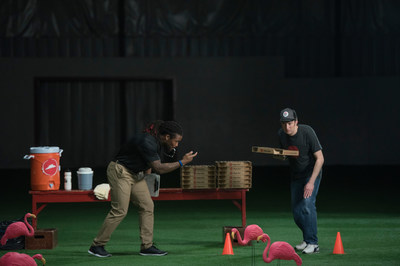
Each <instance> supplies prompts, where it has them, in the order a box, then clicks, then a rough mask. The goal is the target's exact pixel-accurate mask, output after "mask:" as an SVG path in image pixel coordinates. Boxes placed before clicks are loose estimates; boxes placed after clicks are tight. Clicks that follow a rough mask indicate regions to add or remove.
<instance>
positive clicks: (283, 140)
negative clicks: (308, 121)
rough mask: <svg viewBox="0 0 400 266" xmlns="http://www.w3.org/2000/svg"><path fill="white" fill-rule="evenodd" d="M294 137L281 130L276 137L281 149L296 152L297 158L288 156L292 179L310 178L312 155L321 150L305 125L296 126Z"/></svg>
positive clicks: (313, 159)
mask: <svg viewBox="0 0 400 266" xmlns="http://www.w3.org/2000/svg"><path fill="white" fill-rule="evenodd" d="M298 126H299V127H298V130H297V133H296V134H295V135H294V136H289V135H287V134H286V133H285V132H284V131H283V129H279V131H278V135H279V140H280V145H281V148H283V149H286V150H298V151H299V156H298V157H293V156H289V163H290V168H291V176H292V178H295V179H297V178H307V177H310V176H311V174H312V171H313V169H314V164H315V158H314V153H315V152H317V151H319V150H322V147H321V144H320V143H319V140H318V137H317V135H316V134H315V132H314V130H313V129H312V128H311V127H310V126H307V125H298Z"/></svg>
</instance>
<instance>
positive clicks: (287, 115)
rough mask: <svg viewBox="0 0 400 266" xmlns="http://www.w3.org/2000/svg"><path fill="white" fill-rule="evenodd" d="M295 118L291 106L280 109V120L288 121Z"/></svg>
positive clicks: (295, 115)
mask: <svg viewBox="0 0 400 266" xmlns="http://www.w3.org/2000/svg"><path fill="white" fill-rule="evenodd" d="M293 120H297V114H296V111H295V110H293V109H291V108H285V109H283V110H282V111H281V122H290V121H293Z"/></svg>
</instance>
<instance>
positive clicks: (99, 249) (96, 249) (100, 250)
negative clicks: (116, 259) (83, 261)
mask: <svg viewBox="0 0 400 266" xmlns="http://www.w3.org/2000/svg"><path fill="white" fill-rule="evenodd" d="M88 253H89V254H92V255H93V256H96V257H99V258H105V257H111V256H112V255H111V254H110V253H108V252H107V251H106V250H105V249H104V246H91V247H90V248H89V250H88Z"/></svg>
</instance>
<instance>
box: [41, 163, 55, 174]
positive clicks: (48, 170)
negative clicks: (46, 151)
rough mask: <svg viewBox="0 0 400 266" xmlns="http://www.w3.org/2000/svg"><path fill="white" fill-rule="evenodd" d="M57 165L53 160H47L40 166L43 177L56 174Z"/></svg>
mask: <svg viewBox="0 0 400 266" xmlns="http://www.w3.org/2000/svg"><path fill="white" fill-rule="evenodd" d="M57 170H58V163H57V161H56V160H55V159H48V160H47V161H45V162H44V163H43V164H42V171H43V173H44V174H45V175H49V176H53V175H55V174H56V173H57Z"/></svg>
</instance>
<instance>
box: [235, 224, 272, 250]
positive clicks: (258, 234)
mask: <svg viewBox="0 0 400 266" xmlns="http://www.w3.org/2000/svg"><path fill="white" fill-rule="evenodd" d="M235 234H236V235H237V239H238V243H239V245H242V246H245V245H247V244H248V243H249V242H250V241H252V240H257V242H258V241H260V240H261V241H262V242H264V243H265V242H267V236H268V235H267V234H264V232H263V230H262V229H261V227H259V226H258V225H256V224H251V225H248V226H247V227H246V229H244V236H243V237H244V238H243V240H242V237H241V236H240V233H239V231H238V230H237V229H236V228H232V239H235Z"/></svg>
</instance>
